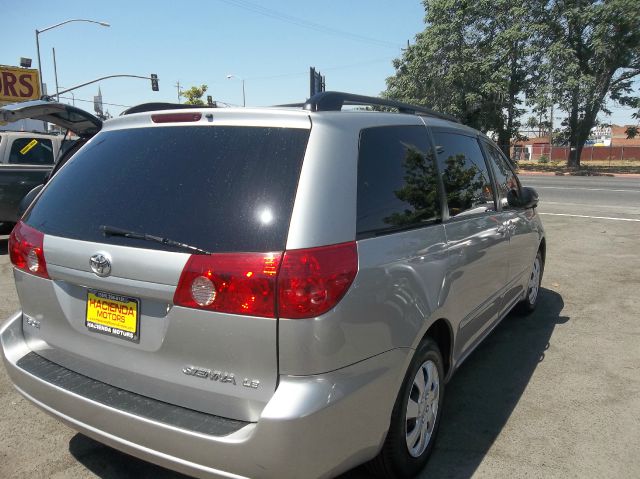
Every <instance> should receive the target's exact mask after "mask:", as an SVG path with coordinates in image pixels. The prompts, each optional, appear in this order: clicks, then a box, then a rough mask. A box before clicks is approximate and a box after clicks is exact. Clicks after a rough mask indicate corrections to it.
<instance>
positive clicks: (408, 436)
mask: <svg viewBox="0 0 640 479" xmlns="http://www.w3.org/2000/svg"><path fill="white" fill-rule="evenodd" d="M420 384H422V385H423V387H422V392H421V391H420V387H419V386H420ZM443 399H444V368H443V361H442V355H441V354H440V350H439V349H438V346H437V344H436V343H435V342H434V341H433V340H432V339H430V338H426V339H425V340H424V341H423V342H422V343H421V344H420V346H419V347H418V349H417V350H416V352H415V354H414V357H413V360H412V361H411V365H410V366H409V370H408V371H407V375H406V376H405V379H404V381H403V383H402V388H401V389H400V393H399V394H398V398H397V399H396V402H395V405H394V407H393V413H392V415H391V423H390V425H389V431H388V432H387V437H386V439H385V442H384V445H383V446H382V450H381V451H380V454H379V455H378V456H377V457H376V458H374V459H373V460H372V461H371V462H369V463H368V465H367V466H368V468H369V471H370V472H371V473H373V474H374V475H375V476H376V477H379V478H388V479H401V478H403V479H404V478H409V477H414V476H415V475H417V474H418V473H419V472H420V471H421V470H422V469H423V468H424V466H425V465H426V463H427V460H428V459H429V456H430V454H431V452H432V451H433V447H434V443H435V438H436V435H437V432H438V426H439V425H440V417H441V416H442V401H443ZM412 416H413V418H412Z"/></svg>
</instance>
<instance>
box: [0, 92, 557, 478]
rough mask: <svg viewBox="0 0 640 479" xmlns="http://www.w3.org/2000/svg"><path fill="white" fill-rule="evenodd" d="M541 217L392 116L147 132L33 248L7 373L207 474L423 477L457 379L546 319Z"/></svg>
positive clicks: (109, 430) (93, 426)
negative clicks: (527, 325)
mask: <svg viewBox="0 0 640 479" xmlns="http://www.w3.org/2000/svg"><path fill="white" fill-rule="evenodd" d="M352 104H357V105H366V106H373V107H374V108H378V107H383V109H390V108H395V109H397V110H398V111H399V112H398V113H391V112H381V111H365V110H363V109H349V108H344V107H345V106H348V105H352ZM378 109H379V108H378ZM537 202H538V198H537V194H536V193H535V191H533V190H532V189H530V188H525V187H522V186H521V185H520V182H519V180H518V178H517V176H516V175H515V174H514V172H513V169H512V167H511V164H510V161H509V160H508V159H507V158H506V157H505V156H504V155H503V154H502V152H501V151H500V149H499V148H498V147H497V146H496V145H495V144H494V143H493V142H492V141H491V140H490V139H488V138H487V137H486V136H484V135H483V134H481V133H479V132H478V131H476V130H473V129H471V128H468V127H465V126H463V125H461V124H459V123H457V122H455V121H454V120H452V119H451V118H449V117H447V116H445V115H441V114H438V113H435V112H433V111H431V110H427V109H424V108H421V107H417V106H412V105H407V104H403V103H399V102H395V101H391V100H384V99H378V98H370V97H363V96H358V95H351V94H345V93H338V92H325V93H320V94H318V95H316V96H314V97H312V98H310V99H309V100H308V101H307V102H306V103H304V104H299V105H289V106H287V107H273V108H260V109H250V108H246V109H245V108H240V109H231V108H229V109H226V108H221V109H192V110H185V109H181V110H155V111H142V112H139V113H133V114H127V115H124V116H121V117H119V118H117V119H114V120H109V121H107V122H105V123H104V124H103V126H102V129H101V131H100V132H99V133H98V134H97V135H96V136H94V137H93V138H92V139H91V140H89V141H88V142H87V144H86V145H84V146H83V147H82V148H81V149H80V150H79V151H78V152H77V153H76V154H75V155H74V156H73V157H72V158H71V159H70V160H69V161H68V162H67V163H66V164H65V165H64V166H63V167H62V168H61V169H60V170H59V171H58V172H57V174H56V175H55V176H54V177H53V178H52V180H51V181H50V182H49V183H48V184H47V185H46V186H45V187H44V189H43V191H42V192H41V193H40V195H39V196H38V198H36V200H35V201H34V203H33V204H31V206H30V208H29V209H28V210H27V212H26V213H25V215H24V216H23V217H22V220H21V221H20V222H19V223H18V224H17V226H16V227H15V229H14V230H13V232H12V234H11V237H10V242H9V253H10V256H11V261H12V263H13V266H14V276H15V282H16V288H17V291H18V295H19V298H20V303H21V307H22V310H21V311H20V312H18V313H16V314H15V315H14V316H13V317H11V318H9V320H8V321H7V322H6V323H5V324H4V325H3V327H2V329H1V330H0V340H1V343H2V351H3V355H4V360H5V366H6V368H7V371H8V373H9V375H10V377H11V379H12V381H13V382H14V384H15V386H16V388H17V389H18V391H19V392H20V393H21V394H23V395H24V396H25V397H26V398H28V399H29V400H31V401H32V402H33V403H34V404H36V405H37V406H39V407H40V408H42V409H44V410H45V411H46V412H48V413H50V414H51V415H53V416H54V417H56V418H58V419H59V420H61V421H63V422H64V423H66V424H68V425H69V426H71V427H72V428H74V429H77V430H79V431H81V432H82V433H84V434H86V435H87V436H90V437H92V438H94V439H97V440H98V441H101V442H103V443H105V444H108V445H110V446H112V447H114V448H117V449H120V450H122V451H125V452H127V453H129V454H132V455H135V456H137V457H140V458H143V459H146V460H148V461H151V462H154V463H157V464H160V465H162V466H165V467H168V468H171V469H174V470H177V471H181V472H183V473H186V474H190V475H194V476H199V477H227V478H232V477H233V478H238V477H252V478H302V477H304V478H315V477H333V476H336V475H338V474H340V473H341V472H343V471H346V470H349V469H351V468H353V467H354V466H356V465H358V464H361V463H364V462H369V465H370V468H371V470H372V472H373V473H374V474H377V475H378V476H380V477H389V478H404V477H412V476H414V475H416V474H417V473H419V471H420V470H421V469H422V468H423V466H424V465H425V463H426V461H427V459H428V457H429V454H430V453H431V451H432V449H433V446H434V440H435V437H436V433H437V430H438V423H439V420H440V417H441V415H442V405H443V398H444V388H445V384H446V382H447V381H448V380H449V378H451V376H452V374H453V372H454V371H455V370H456V368H457V367H458V366H459V365H460V364H461V363H462V361H463V360H464V359H465V358H466V357H467V356H468V355H469V354H470V353H471V352H472V351H473V350H474V348H475V347H476V346H477V345H478V344H479V343H480V342H481V341H482V339H483V338H485V337H486V336H487V335H488V334H489V333H490V332H491V330H492V329H493V328H494V327H495V326H496V325H497V324H498V323H499V321H500V320H501V319H502V318H504V317H505V315H507V313H509V311H511V310H512V309H513V308H514V307H517V308H519V309H520V310H522V311H524V312H528V311H532V310H533V309H534V308H535V306H536V302H537V297H538V291H539V287H540V281H541V278H542V272H543V267H544V258H545V238H544V230H543V227H542V224H541V221H540V218H539V216H538V214H537V212H536V205H537Z"/></svg>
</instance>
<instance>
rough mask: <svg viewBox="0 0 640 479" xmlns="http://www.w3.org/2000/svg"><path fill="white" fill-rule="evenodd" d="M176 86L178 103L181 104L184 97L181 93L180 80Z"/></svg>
mask: <svg viewBox="0 0 640 479" xmlns="http://www.w3.org/2000/svg"><path fill="white" fill-rule="evenodd" d="M174 86H175V87H176V88H177V89H178V103H180V97H182V92H181V91H180V80H178V81H177V82H176V84H175V85H174Z"/></svg>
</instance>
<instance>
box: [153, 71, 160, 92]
mask: <svg viewBox="0 0 640 479" xmlns="http://www.w3.org/2000/svg"><path fill="white" fill-rule="evenodd" d="M151 89H152V90H153V91H158V90H160V89H159V88H158V75H156V74H155V73H152V74H151Z"/></svg>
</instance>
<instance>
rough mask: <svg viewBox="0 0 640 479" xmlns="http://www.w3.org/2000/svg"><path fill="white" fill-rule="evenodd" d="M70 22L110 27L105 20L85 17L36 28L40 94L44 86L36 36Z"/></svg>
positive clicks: (38, 43)
mask: <svg viewBox="0 0 640 479" xmlns="http://www.w3.org/2000/svg"><path fill="white" fill-rule="evenodd" d="M71 22H88V23H96V24H98V25H101V26H103V27H110V26H111V25H109V24H108V23H107V22H99V21H97V20H87V19H85V18H73V19H71V20H65V21H64V22H60V23H56V24H55V25H51V26H50V27H47V28H43V29H42V30H38V29H37V28H36V49H37V50H38V72H39V73H40V94H41V95H43V94H44V92H43V91H42V90H43V88H44V83H43V81H42V65H41V64H40V39H39V38H38V35H40V34H41V33H44V32H46V31H47V30H51V29H53V28H57V27H61V26H62V25H65V24H67V23H71Z"/></svg>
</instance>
